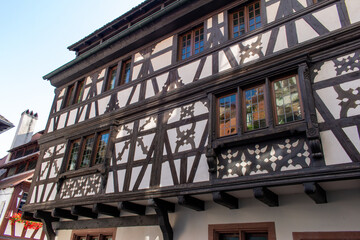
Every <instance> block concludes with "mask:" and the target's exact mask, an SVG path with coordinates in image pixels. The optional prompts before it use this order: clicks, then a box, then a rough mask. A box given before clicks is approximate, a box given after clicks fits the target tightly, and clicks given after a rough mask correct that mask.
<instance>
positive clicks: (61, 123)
mask: <svg viewBox="0 0 360 240" xmlns="http://www.w3.org/2000/svg"><path fill="white" fill-rule="evenodd" d="M67 115H68V113H63V114H61V115H60V117H59V118H60V119H59V122H58V126H57V129H61V128H63V127H65V121H66V117H67Z"/></svg>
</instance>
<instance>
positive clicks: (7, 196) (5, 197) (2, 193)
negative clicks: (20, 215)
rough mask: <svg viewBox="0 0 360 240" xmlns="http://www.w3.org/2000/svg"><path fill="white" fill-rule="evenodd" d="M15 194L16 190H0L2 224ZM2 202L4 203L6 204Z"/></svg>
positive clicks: (0, 217) (0, 219) (0, 218)
mask: <svg viewBox="0 0 360 240" xmlns="http://www.w3.org/2000/svg"><path fill="white" fill-rule="evenodd" d="M13 192H14V188H6V189H1V190H0V212H1V215H0V223H2V221H3V219H4V216H5V213H6V209H7V208H8V206H9V203H10V200H11V196H12V193H13ZM2 202H4V204H3V203H2ZM2 206H3V207H2Z"/></svg>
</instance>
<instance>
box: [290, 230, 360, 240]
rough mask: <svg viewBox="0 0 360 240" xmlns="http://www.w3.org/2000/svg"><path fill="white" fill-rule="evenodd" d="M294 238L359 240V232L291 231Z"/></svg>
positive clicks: (296, 239) (298, 239) (295, 239)
mask: <svg viewBox="0 0 360 240" xmlns="http://www.w3.org/2000/svg"><path fill="white" fill-rule="evenodd" d="M293 239H294V240H323V239H326V240H344V239H346V240H359V239H360V232H359V231H357V232H293Z"/></svg>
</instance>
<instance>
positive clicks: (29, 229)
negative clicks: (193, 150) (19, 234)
mask: <svg viewBox="0 0 360 240" xmlns="http://www.w3.org/2000/svg"><path fill="white" fill-rule="evenodd" d="M34 231H35V229H31V228H28V229H27V230H26V234H25V238H30V237H31V235H32V234H33V233H34Z"/></svg>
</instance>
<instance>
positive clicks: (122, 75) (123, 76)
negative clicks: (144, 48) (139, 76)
mask: <svg viewBox="0 0 360 240" xmlns="http://www.w3.org/2000/svg"><path fill="white" fill-rule="evenodd" d="M127 64H129V65H130V66H129V71H130V73H129V80H128V82H126V69H127V67H126V66H127ZM131 69H132V59H131V58H128V59H125V60H123V61H122V63H121V73H120V85H124V84H127V83H129V82H131V77H132V76H131V73H132V71H131Z"/></svg>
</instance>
